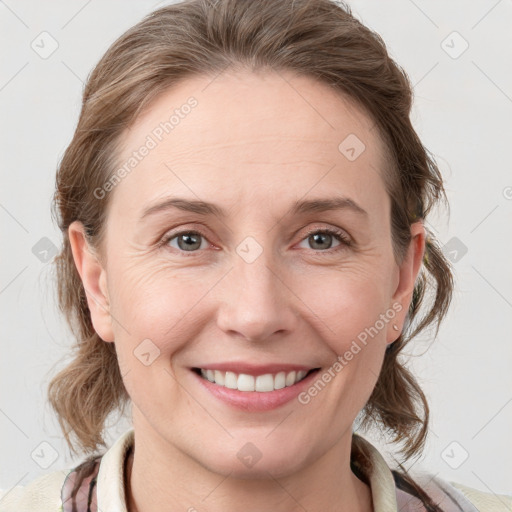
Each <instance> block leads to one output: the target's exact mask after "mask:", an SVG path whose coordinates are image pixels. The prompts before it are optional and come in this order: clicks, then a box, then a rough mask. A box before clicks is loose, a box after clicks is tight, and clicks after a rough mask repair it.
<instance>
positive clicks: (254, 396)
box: [192, 370, 319, 412]
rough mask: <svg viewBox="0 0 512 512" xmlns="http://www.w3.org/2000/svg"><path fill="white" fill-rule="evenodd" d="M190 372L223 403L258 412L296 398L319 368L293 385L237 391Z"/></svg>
mask: <svg viewBox="0 0 512 512" xmlns="http://www.w3.org/2000/svg"><path fill="white" fill-rule="evenodd" d="M192 373H193V374H194V376H195V377H196V378H197V379H198V380H199V382H200V383H201V384H202V385H203V386H204V387H205V388H206V390H207V391H209V392H210V393H211V394H212V395H213V396H214V397H216V398H218V399H219V400H221V401H223V402H224V403H226V404H228V405H231V406H233V407H236V408H238V409H241V410H244V411H247V412H260V411H270V410H272V409H276V408H277V407H280V406H282V405H284V404H285V403H287V402H290V401H291V400H293V399H294V398H296V397H297V396H298V395H299V394H300V393H301V392H302V391H303V390H304V389H305V388H307V387H308V386H309V385H310V383H311V381H312V380H313V379H314V378H315V376H316V375H317V374H318V373H319V370H316V371H314V372H311V373H310V374H309V375H308V376H307V377H305V378H304V379H302V380H301V381H300V382H297V383H296V384H294V385H293V386H287V387H285V388H282V389H276V390H275V391H267V392H260V391H239V390H238V389H230V388H226V387H224V386H219V385H218V384H214V383H213V382H210V381H209V380H207V379H204V378H203V377H201V376H199V375H198V374H197V373H196V372H195V371H192Z"/></svg>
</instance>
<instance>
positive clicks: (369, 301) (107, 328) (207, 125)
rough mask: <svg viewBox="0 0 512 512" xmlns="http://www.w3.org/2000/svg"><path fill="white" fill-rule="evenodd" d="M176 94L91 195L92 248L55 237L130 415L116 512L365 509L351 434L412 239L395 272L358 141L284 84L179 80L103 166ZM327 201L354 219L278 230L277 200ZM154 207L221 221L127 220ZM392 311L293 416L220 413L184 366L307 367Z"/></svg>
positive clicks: (342, 107)
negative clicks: (95, 216)
mask: <svg viewBox="0 0 512 512" xmlns="http://www.w3.org/2000/svg"><path fill="white" fill-rule="evenodd" d="M190 96H194V97H195V98H196V99H197V101H198V104H197V106H196V107H195V108H194V109H193V110H192V111H191V112H190V113H189V114H188V115H187V116H186V117H184V118H183V119H181V120H180V122H179V124H178V125H177V126H175V127H174V129H173V130H172V132H170V133H169V134H166V135H165V136H164V137H163V138H162V141H161V142H160V143H159V144H158V145H157V146H156V147H155V148H154V149H152V150H151V151H150V152H149V154H148V155H147V156H146V157H145V158H144V159H142V160H141V162H140V163H138V165H137V166H136V168H135V169H134V170H133V171H132V172H131V173H130V174H129V175H128V176H126V177H125V178H124V179H123V180H122V181H121V182H120V183H119V184H118V185H117V186H116V187H115V189H114V190H112V191H111V192H109V194H111V196H110V197H109V201H110V203H109V210H108V220H107V229H106V236H105V238H104V240H103V246H102V252H101V253H97V252H95V251H94V249H93V248H91V247H89V246H88V245H87V243H86V242H85V241H84V238H83V231H82V226H81V225H80V223H78V222H76V223H73V224H72V225H71V227H70V228H69V235H70V238H71V242H72V248H73V254H74V258H75V262H76V265H77V268H78V271H79V273H80V275H81V277H82V280H83V282H84V285H85V288H86V290H87V297H88V303H89V307H90V310H91V315H92V320H93V325H94V328H95V329H96V331H97V332H98V334H99V335H100V336H101V338H102V339H103V340H105V342H107V343H108V342H114V343H115V344H116V350H117V353H118V357H119V364H120V367H121V371H122V374H123V379H124V383H125V386H126V389H127V391H128V393H129V395H130V397H131V399H132V404H133V405H132V415H133V424H134V428H135V453H134V458H133V466H132V463H130V464H129V467H128V468H127V469H128V482H129V489H128V491H127V499H128V503H129V510H131V511H133V510H138V511H139V512H146V511H150V510H169V511H174V510H176V511H177V510H188V509H189V508H190V507H195V509H197V510H208V511H210V512H217V511H223V512H231V511H239V510H245V511H249V512H251V511H253V512H256V511H261V510H274V511H278V512H281V511H283V512H284V511H295V510H302V507H304V509H306V510H308V511H310V512H315V511H321V510H322V511H324V510H332V509H333V504H335V506H336V510H338V511H347V512H348V511H351V512H354V511H356V512H358V511H365V512H368V511H371V510H372V503H371V492H370V489H369V487H368V486H367V485H366V484H364V483H363V482H362V481H360V480H359V479H358V478H357V477H356V476H355V475H354V474H353V473H352V471H351V469H350V446H351V436H352V425H353V422H354V419H355V418H356V416H357V414H358V413H359V412H360V410H361V409H362V408H363V407H364V404H365V403H366V401H367V400H368V398H369V396H370V394H371V392H372V389H373V388H374V385H375V383H376V381H377V377H378V374H379V371H380V368H381V365H382V361H383V358H384V352H385V348H386V345H387V344H388V343H391V342H392V341H394V340H395V339H396V338H397V337H398V334H399V331H396V330H393V327H392V325H393V323H394V324H396V325H397V326H398V328H399V330H401V329H402V326H403V323H404V318H405V314H406V311H407V308H408V306H409V304H410V301H411V297H412V292H413V288H414V282H415V279H416V276H417V275H418V272H419V270H420V266H421V261H422V258H423V253H424V249H425V230H424V227H423V224H422V223H421V222H417V223H415V224H413V225H412V227H411V234H412V240H411V244H410V246H409V250H408V252H407V254H406V257H405V259H404V261H403V262H402V263H401V265H400V266H399V265H398V264H397V263H396V262H395V260H394V257H393V251H392V244H391V227H390V199H389V197H388V195H387V192H386V189H385V185H384V181H383V172H384V165H385V158H384V147H383V144H382V141H381V139H380V137H379V134H378V130H377V129H375V127H374V123H373V122H372V120H371V119H369V118H368V117H367V116H366V114H365V113H364V112H363V111H362V110H361V109H359V108H358V107H357V106H355V105H354V104H352V103H351V102H349V101H347V100H346V99H344V98H342V97H341V96H340V95H339V94H337V93H335V92H334V91H332V90H331V89H329V88H327V87H326V86H325V85H323V84H319V83H318V82H316V81H314V80H312V79H311V78H307V77H300V76H296V75H293V74H290V73H279V74H278V73H274V72H267V73H264V74H254V73H253V72H249V71H245V72H241V71H238V72H236V73H234V72H233V73H226V74H222V75H220V76H218V77H217V78H215V79H214V80H212V78H211V77H194V78H191V79H188V80H186V81H184V82H181V83H180V84H178V85H177V86H175V87H173V88H172V89H170V90H168V91H166V92H165V93H164V94H162V95H161V96H159V97H158V98H157V99H156V100H155V101H154V102H153V103H152V105H151V106H150V108H149V109H148V110H146V111H145V112H144V113H143V114H142V115H141V116H139V118H138V119H137V120H136V122H135V123H134V124H133V125H132V127H131V128H130V129H129V130H126V132H125V133H124V135H123V145H122V150H121V151H120V155H119V163H120V165H123V163H124V162H126V161H127V159H128V158H129V157H130V155H131V154H132V152H133V151H134V150H136V149H137V148H140V146H141V145H142V144H144V141H145V140H146V137H147V136H148V134H150V133H151V132H152V130H154V128H155V127H156V126H158V125H159V123H160V122H162V121H164V120H166V119H168V118H169V114H170V113H171V112H172V110H173V109H175V108H179V107H180V105H183V104H184V103H185V102H186V100H187V98H188V97H190ZM350 134H355V135H356V136H357V137H358V138H359V139H360V140H361V141H363V143H364V145H365V150H364V151H363V152H362V153H361V154H360V155H359V157H358V158H356V159H355V160H354V161H350V160H349V159H347V158H346V156H345V155H344V154H342V152H340V151H339V149H338V146H339V144H340V143H342V141H343V140H344V139H345V138H346V137H347V136H348V135H350ZM341 195H343V196H346V197H349V198H351V199H352V200H353V201H355V202H356V203H358V204H359V205H360V206H361V207H362V208H364V210H366V212H367V215H366V216H364V215H359V214H357V213H355V212H353V211H351V210H349V209H343V210H336V211H328V212H310V213H307V214H301V215H290V214H289V211H290V208H291V206H292V204H293V202H294V201H296V200H309V199H319V198H331V197H333V196H341ZM169 197H183V198H186V199H191V200H197V199H201V200H203V201H208V202H212V203H215V204H217V205H218V206H220V207H222V208H223V209H225V210H226V217H225V218H221V217H219V216H217V215H209V216H202V215H200V214H198V213H191V212H183V211H179V210H177V209H168V210H166V211H161V212H159V213H158V214H154V215H149V216H147V217H146V218H145V219H143V220H141V216H142V214H143V212H144V210H145V209H146V208H148V207H150V206H152V205H155V204H156V203H159V202H161V201H162V200H164V199H165V198H169ZM103 200H106V199H103ZM313 228H315V230H316V231H314V232H317V231H320V232H322V230H323V229H326V228H335V229H336V228H337V229H338V230H341V231H342V233H343V234H344V236H347V237H348V238H349V239H350V240H351V245H350V246H347V245H344V244H343V243H342V242H339V241H338V240H337V239H336V238H335V237H332V239H331V238H329V237H328V236H327V237H326V238H325V239H324V240H322V239H320V241H319V242H318V243H317V244H316V245H315V240H314V239H313V237H312V236H311V235H310V234H309V232H308V230H311V229H313ZM197 230H200V231H201V233H202V234H203V235H204V238H199V241H198V244H197V245H196V246H194V247H195V248H194V250H193V251H186V250H183V247H184V246H185V244H181V245H179V244H178V242H179V241H180V237H178V238H173V239H172V240H171V241H170V242H169V243H164V244H163V245H160V246H158V242H159V241H161V240H162V239H164V236H165V235H168V234H171V235H172V234H177V233H178V232H183V231H185V232H190V231H197ZM249 236H250V237H252V238H253V239H254V240H256V241H257V243H258V244H259V246H260V247H261V248H262V253H261V254H260V255H259V257H258V258H256V260H255V261H253V262H251V263H248V262H247V261H245V260H244V259H243V258H242V257H241V256H240V255H239V253H237V247H238V246H239V244H240V243H241V242H243V241H244V240H245V239H246V237H249ZM180 247H181V249H180ZM196 247H197V248H196ZM105 255H108V258H105ZM393 304H395V306H396V305H397V304H398V305H400V306H401V311H400V312H399V313H396V316H395V317H394V319H393V320H392V321H389V322H387V323H386V324H385V326H384V328H382V329H380V330H379V332H378V334H377V335H375V336H373V337H371V338H369V341H368V343H367V345H366V346H364V347H363V348H362V350H361V351H359V352H358V353H357V355H355V356H354V358H353V359H352V360H351V361H350V362H349V363H348V364H347V365H346V366H345V367H344V368H343V370H342V371H340V372H339V373H338V374H337V375H336V377H335V378H334V379H332V381H331V382H330V383H329V384H328V385H327V386H326V387H325V388H324V389H323V390H322V391H321V392H320V393H319V394H318V395H317V396H316V397H314V399H313V400H311V401H310V403H308V404H307V405H302V404H300V403H299V402H298V401H297V400H292V401H291V402H289V403H286V404H284V405H283V406H281V407H279V408H277V409H274V410H271V411H266V412H247V411H241V410H238V409H234V408H233V407H231V406H229V405H227V404H225V403H223V402H220V401H219V400H217V399H215V398H214V397H212V395H210V394H209V393H208V392H207V391H206V390H205V389H203V387H202V386H201V385H200V383H199V382H198V381H197V377H196V376H195V375H194V374H193V373H192V372H191V370H190V368H191V367H195V366H205V365H207V364H211V363H219V362H225V361H247V362H251V363H254V364H267V363H275V362H283V363H292V364H305V365H307V366H309V367H321V368H322V369H327V368H329V367H330V366H331V365H332V364H333V363H334V362H335V361H336V358H337V356H338V355H340V354H344V353H345V352H346V351H347V350H348V349H349V347H350V345H351V343H352V341H353V340H355V339H356V337H357V335H358V334H360V333H361V332H362V331H364V329H365V328H368V327H370V326H373V325H375V323H376V320H378V319H379V315H381V314H383V313H385V312H386V311H388V310H390V309H392V308H393ZM145 339H149V340H151V343H152V344H153V345H151V346H156V347H158V350H159V351H160V354H159V356H158V357H157V358H156V359H155V360H154V361H153V362H152V363H151V364H149V365H145V364H143V363H142V362H141V361H140V360H139V359H138V358H137V357H135V355H134V350H135V349H136V348H137V347H138V346H139V344H140V343H141V342H142V340H145ZM146 343H147V342H146ZM247 442H251V443H253V444H254V445H255V446H256V447H257V449H258V450H259V452H261V459H260V460H259V461H258V462H257V464H255V465H254V466H252V467H246V466H245V465H244V464H242V463H241V461H240V460H239V459H238V457H237V453H238V452H239V450H240V449H241V448H242V447H243V446H244V445H245V444H246V443H247ZM299 504H300V505H299Z"/></svg>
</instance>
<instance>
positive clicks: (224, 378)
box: [194, 368, 316, 393]
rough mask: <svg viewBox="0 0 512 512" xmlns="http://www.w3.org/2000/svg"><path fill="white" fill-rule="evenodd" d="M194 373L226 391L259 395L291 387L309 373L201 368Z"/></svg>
mask: <svg viewBox="0 0 512 512" xmlns="http://www.w3.org/2000/svg"><path fill="white" fill-rule="evenodd" d="M194 371H195V372H196V373H197V374H198V375H200V376H201V377H202V378H203V379H206V380H209V381H210V382H212V383H214V384H216V385H218V386H221V387H225V388H228V389H236V390H238V391H258V392H260V393H269V392H272V391H276V390H278V389H283V388H286V387H290V386H293V385H295V384H297V383H298V382H300V381H301V380H303V379H305V378H306V377H307V375H309V374H310V373H311V372H314V371H316V369H312V370H309V371H306V370H300V371H290V372H285V371H280V372H277V373H274V374H272V373H265V374H263V375H248V374H245V373H240V374H238V373H234V372H230V371H220V370H211V369H203V368H195V369H194Z"/></svg>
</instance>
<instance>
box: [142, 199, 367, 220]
mask: <svg viewBox="0 0 512 512" xmlns="http://www.w3.org/2000/svg"><path fill="white" fill-rule="evenodd" d="M171 209H178V210H182V211H186V212H192V213H197V214H199V215H204V216H208V215H214V216H217V217H220V218H225V217H226V216H227V215H226V212H225V210H224V209H222V208H221V207H220V206H218V205H216V204H213V203H208V202H206V201H199V200H190V199H182V198H178V197H175V198H170V199H166V200H164V201H162V202H160V203H157V204H155V205H153V206H150V207H148V208H146V209H145V210H144V212H143V214H142V217H141V220H142V219H144V218H146V217H148V216H150V215H153V214H155V213H160V212H163V211H167V210H171ZM332 210H351V211H353V212H355V213H357V214H359V215H362V216H365V217H368V212H367V211H366V210H365V209H363V208H362V207H361V206H359V205H358V204H357V203H356V202H355V201H354V200H352V199H350V198H349V197H343V196H342V197H332V198H325V199H310V200H303V201H300V200H297V201H295V202H294V203H293V205H292V208H291V209H290V214H291V215H301V214H305V213H313V212H315V213H318V212H325V211H332Z"/></svg>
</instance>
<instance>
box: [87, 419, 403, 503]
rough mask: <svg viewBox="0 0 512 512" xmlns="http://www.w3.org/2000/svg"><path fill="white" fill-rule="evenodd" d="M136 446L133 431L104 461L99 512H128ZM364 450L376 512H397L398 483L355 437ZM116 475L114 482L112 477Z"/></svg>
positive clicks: (357, 437)
mask: <svg viewBox="0 0 512 512" xmlns="http://www.w3.org/2000/svg"><path fill="white" fill-rule="evenodd" d="M133 443H134V429H133V428H131V429H129V430H127V431H126V432H125V433H124V434H122V435H121V436H120V437H119V438H118V439H117V440H116V442H115V443H114V444H113V445H112V447H111V448H110V449H109V450H107V452H106V453H105V454H104V455H103V458H102V460H101V464H100V469H99V472H98V480H97V503H98V510H109V511H112V512H127V509H126V501H125V488H124V465H125V460H126V456H127V455H128V451H129V450H130V448H131V447H132V446H133ZM362 446H364V448H365V451H366V453H367V454H368V455H369V456H370V459H371V462H372V466H373V471H371V472H370V473H369V474H367V475H366V476H367V478H368V480H369V482H370V488H371V493H372V501H373V509H374V512H396V510H397V500H396V489H395V481H394V479H393V475H392V473H391V470H390V469H389V467H388V465H387V463H386V461H385V460H384V458H383V457H382V455H381V454H380V452H379V451H378V450H377V449H376V448H375V447H374V446H373V445H372V444H371V443H370V442H369V441H367V440H366V439H364V438H363V437H361V436H360V435H359V434H356V433H353V436H352V450H354V449H355V450H360V449H361V447H362ZM113 475H115V480H113V478H112V476H113Z"/></svg>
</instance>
